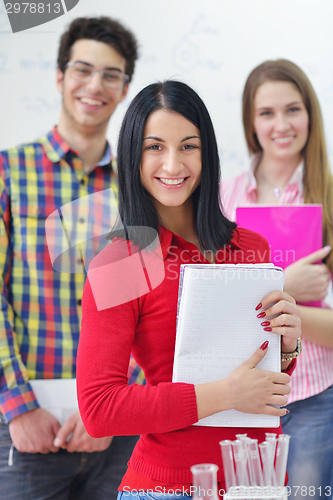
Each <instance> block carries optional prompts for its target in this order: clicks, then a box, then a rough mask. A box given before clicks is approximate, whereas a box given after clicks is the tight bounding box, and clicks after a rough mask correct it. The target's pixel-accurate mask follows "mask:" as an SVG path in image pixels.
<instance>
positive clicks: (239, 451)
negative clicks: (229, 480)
mask: <svg viewBox="0 0 333 500" xmlns="http://www.w3.org/2000/svg"><path fill="white" fill-rule="evenodd" d="M232 449H233V452H234V459H235V466H236V485H237V486H250V482H249V477H248V473H247V469H246V455H245V450H244V446H243V442H242V441H241V440H240V439H237V440H236V441H232Z"/></svg>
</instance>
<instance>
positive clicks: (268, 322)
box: [260, 321, 271, 326]
mask: <svg viewBox="0 0 333 500" xmlns="http://www.w3.org/2000/svg"><path fill="white" fill-rule="evenodd" d="M260 324H261V326H269V325H270V324H271V322H270V321H263V322H262V323H260Z"/></svg>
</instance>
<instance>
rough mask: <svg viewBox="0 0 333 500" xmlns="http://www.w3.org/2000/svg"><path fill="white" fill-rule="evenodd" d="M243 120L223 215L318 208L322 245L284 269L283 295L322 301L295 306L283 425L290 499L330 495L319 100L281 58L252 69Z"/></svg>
mask: <svg viewBox="0 0 333 500" xmlns="http://www.w3.org/2000/svg"><path fill="white" fill-rule="evenodd" d="M243 124H244V131H245V137H246V141H247V146H248V150H249V152H250V154H251V155H252V157H251V166H250V169H249V170H248V171H247V172H244V173H243V174H241V175H240V176H238V177H235V178H231V179H226V180H225V181H224V182H223V183H222V201H223V207H224V210H225V213H226V215H227V216H228V217H229V218H230V219H231V220H235V212H236V208H237V207H238V206H241V205H243V206H244V205H249V204H255V203H260V204H265V205H284V204H291V205H300V204H303V203H320V204H322V205H323V235H324V236H323V248H322V249H321V250H319V251H317V252H315V253H313V254H311V255H309V256H308V257H306V258H304V259H300V260H299V261H297V262H295V263H294V264H292V265H290V266H289V267H287V268H286V270H285V272H286V282H285V291H286V292H287V293H289V294H290V295H292V296H293V297H294V299H295V300H296V301H297V302H299V303H304V302H310V301H322V306H321V307H306V306H300V309H301V320H302V343H303V352H302V354H301V356H300V357H299V359H298V363H297V367H296V370H295V373H294V375H293V377H292V380H291V387H292V391H291V395H290V396H289V405H288V409H289V410H290V414H288V415H286V416H285V417H283V419H282V427H283V431H284V432H285V433H286V434H290V435H291V437H292V439H291V444H290V453H289V461H288V473H289V477H290V481H289V485H290V486H291V487H292V496H294V497H297V498H302V499H304V498H314V497H315V498H320V497H321V496H326V497H329V498H332V496H331V495H332V494H333V385H332V384H333V311H332V310H331V309H329V308H328V307H327V306H325V304H324V302H323V299H324V298H325V296H326V294H327V291H328V289H329V287H330V286H331V285H330V274H331V273H332V272H333V252H331V247H332V246H333V177H332V174H331V171H330V167H329V163H328V158H327V151H326V145H325V137H324V132H323V122H322V117H321V111H320V107H319V103H318V100H317V97H316V95H315V92H314V90H313V88H312V86H311V83H310V82H309V80H308V78H307V77H306V75H305V74H304V73H303V71H302V70H301V69H300V68H299V67H298V66H296V65H295V64H293V63H291V62H290V61H287V60H283V59H280V60H277V61H266V62H265V63H263V64H260V65H259V66H258V67H256V68H255V69H254V70H253V71H252V72H251V74H250V75H249V77H248V79H247V82H246V85H245V89H244V93H243ZM322 259H324V262H325V263H322V264H320V265H313V264H314V263H317V262H318V261H320V260H322ZM298 487H299V488H298ZM302 487H303V489H302ZM311 488H312V489H311Z"/></svg>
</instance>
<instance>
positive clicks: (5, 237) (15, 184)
mask: <svg viewBox="0 0 333 500" xmlns="http://www.w3.org/2000/svg"><path fill="white" fill-rule="evenodd" d="M112 167H115V165H113V162H112V158H111V150H110V147H109V145H107V147H106V149H105V153H104V156H103V158H102V160H101V161H100V162H99V163H98V164H97V165H96V167H95V168H94V169H93V170H92V171H91V172H89V173H88V174H86V173H85V172H84V169H83V163H82V160H81V158H80V157H79V155H78V154H77V153H76V152H75V151H73V150H71V149H70V147H69V146H68V144H67V143H66V142H65V141H64V140H63V139H62V138H61V136H60V135H59V133H58V132H57V129H56V127H54V129H53V130H52V131H51V132H50V133H49V134H48V135H47V136H45V137H43V138H42V139H40V140H38V141H36V142H34V143H31V144H26V145H23V146H20V147H18V148H12V149H9V150H7V151H3V152H2V153H0V216H1V217H0V292H1V295H0V412H1V413H2V414H3V416H4V418H5V420H6V421H7V422H9V421H10V420H11V419H12V418H14V417H16V416H18V415H20V414H22V413H25V412H27V411H29V410H33V409H35V408H38V407H39V405H38V402H37V400H36V397H35V395H34V393H33V391H32V389H31V385H30V384H29V382H28V380H29V379H35V378H38V379H40V378H44V379H53V378H72V377H75V374H76V353H77V347H78V341H79V332H80V323H81V298H82V291H83V285H84V281H85V278H86V270H87V266H88V263H89V261H90V259H91V258H92V257H93V256H94V255H95V254H96V253H97V252H98V251H100V250H101V249H102V248H103V247H104V246H105V244H106V243H107V241H105V239H104V238H103V236H102V234H105V233H106V232H107V231H108V230H109V229H110V223H111V222H112V220H113V218H114V215H115V214H116V213H117V209H116V201H117V192H118V191H117V184H116V177H115V174H114V173H113V168H112ZM110 188H111V189H112V192H113V193H114V196H113V195H112V193H111V196H110V191H108V190H110ZM97 192H99V197H100V199H102V200H103V203H104V202H105V205H104V204H103V213H102V217H101V213H100V212H101V210H96V208H95V209H94V207H93V206H92V204H91V201H92V200H93V197H94V196H95V197H96V194H94V193H97ZM101 197H102V198H101ZM75 200H79V202H80V203H81V201H82V200H87V202H86V203H85V207H84V208H85V209H87V206H88V205H89V210H88V213H87V210H83V211H82V206H81V207H80V210H77V211H78V213H77V214H76V215H77V216H78V218H77V221H76V222H77V226H79V227H80V234H79V239H78V240H77V241H79V242H80V243H79V244H77V241H73V239H72V238H71V236H72V235H73V231H71V229H73V228H69V233H68V232H67V231H65V233H66V234H65V236H66V238H67V240H66V238H65V237H64V231H62V237H60V241H61V240H62V239H65V241H67V247H66V246H64V245H63V244H62V245H60V246H61V247H62V248H61V250H60V251H59V245H58V246H57V243H59V238H58V233H57V232H55V233H54V231H53V233H52V231H51V232H50V231H49V236H50V234H51V236H52V234H53V236H54V235H56V238H54V240H55V241H54V245H53V249H52V247H51V246H50V244H49V246H48V245H47V241H46V238H45V227H46V226H47V224H48V223H49V222H50V221H51V222H52V218H53V220H56V219H55V218H54V215H55V214H56V216H57V218H58V220H59V221H60V220H61V222H62V223H63V224H62V226H61V227H62V228H63V229H66V224H65V223H66V214H65V212H66V207H67V208H69V209H70V210H71V209H72V208H73V207H74V208H73V209H74V211H75V208H76V209H77V205H75V203H77V202H75ZM99 207H100V205H99ZM94 210H95V211H94ZM97 211H98V213H97ZM62 212H63V213H62ZM67 212H68V210H67ZM72 212H73V210H72ZM58 214H59V216H58ZM105 215H106V217H105ZM59 217H60V218H59ZM101 218H103V220H104V223H103V221H102V224H104V226H105V227H107V229H105V227H104V229H103V230H102V228H101V226H100V224H99V222H98V221H100V219H101ZM71 220H72V222H73V216H72V219H71ZM105 220H106V223H105ZM96 221H97V222H96ZM67 222H68V219H67ZM49 226H50V224H49ZM54 226H55V223H53V226H52V227H53V229H54ZM67 226H68V224H67ZM83 234H85V237H84V238H83V237H82V235H83ZM51 240H52V238H51V239H50V238H48V243H49V242H50V241H51ZM64 249H65V250H66V249H67V252H66V251H64ZM57 256H58V259H57V258H56V257H57ZM61 266H62V267H61ZM133 361H134V360H131V363H130V367H129V383H131V382H134V381H136V382H138V383H142V382H143V380H144V379H143V373H142V372H141V370H140V369H139V368H138V367H137V366H136V364H135V363H134V362H133Z"/></svg>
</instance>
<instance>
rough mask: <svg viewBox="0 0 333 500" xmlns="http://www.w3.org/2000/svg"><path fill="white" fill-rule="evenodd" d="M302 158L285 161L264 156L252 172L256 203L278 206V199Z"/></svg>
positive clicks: (295, 157) (298, 156) (294, 157)
mask: <svg viewBox="0 0 333 500" xmlns="http://www.w3.org/2000/svg"><path fill="white" fill-rule="evenodd" d="M301 159H302V157H301V155H295V156H293V157H292V158H290V159H289V160H288V161H286V159H283V158H282V159H279V158H278V159H277V158H269V157H267V156H266V155H265V154H263V156H262V157H261V159H260V162H259V164H258V166H257V168H256V170H255V172H254V176H255V178H256V180H257V202H258V203H267V204H273V205H278V204H279V198H280V196H281V194H282V193H283V191H284V189H285V187H286V186H287V184H288V182H289V181H290V179H291V177H292V176H293V174H294V172H295V170H296V168H297V167H298V165H299V163H300V161H301Z"/></svg>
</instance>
